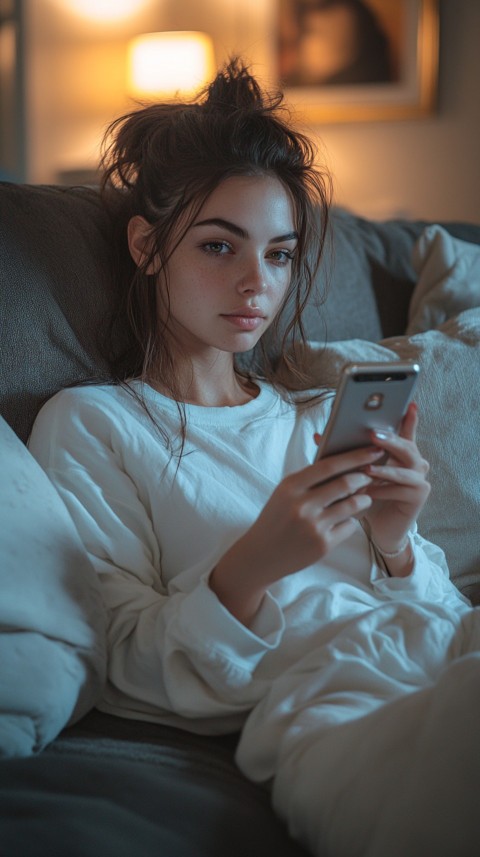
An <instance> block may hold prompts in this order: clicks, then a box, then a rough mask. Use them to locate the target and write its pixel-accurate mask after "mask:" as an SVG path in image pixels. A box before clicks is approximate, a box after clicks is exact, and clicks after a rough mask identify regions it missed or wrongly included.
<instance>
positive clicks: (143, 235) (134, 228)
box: [127, 214, 156, 274]
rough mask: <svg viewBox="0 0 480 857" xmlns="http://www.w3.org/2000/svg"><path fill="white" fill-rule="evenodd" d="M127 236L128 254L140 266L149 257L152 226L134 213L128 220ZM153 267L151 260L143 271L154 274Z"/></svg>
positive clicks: (154, 267)
mask: <svg viewBox="0 0 480 857" xmlns="http://www.w3.org/2000/svg"><path fill="white" fill-rule="evenodd" d="M127 236H128V248H129V250H130V255H131V257H132V259H133V261H134V262H135V264H136V265H137V267H138V268H141V267H142V266H143V265H144V264H145V262H146V261H147V259H148V258H149V257H150V253H151V247H152V227H151V226H150V224H149V223H148V221H147V220H145V218H144V217H141V216H140V215H139V214H136V215H135V216H134V217H132V218H131V219H130V220H129V221H128V226H127ZM155 269H156V265H155V261H152V262H150V264H149V265H148V267H147V268H146V270H145V273H146V274H156V270H155Z"/></svg>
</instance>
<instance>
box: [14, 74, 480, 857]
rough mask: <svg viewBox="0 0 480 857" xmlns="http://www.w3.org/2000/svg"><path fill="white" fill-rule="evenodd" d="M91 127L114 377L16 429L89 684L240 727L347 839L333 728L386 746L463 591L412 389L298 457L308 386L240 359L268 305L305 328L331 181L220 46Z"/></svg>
mask: <svg viewBox="0 0 480 857" xmlns="http://www.w3.org/2000/svg"><path fill="white" fill-rule="evenodd" d="M111 131H112V134H113V141H112V143H111V146H110V148H109V149H108V151H107V155H106V161H105V164H106V173H105V175H106V184H107V186H108V187H109V188H110V193H114V194H116V195H118V197H119V199H120V200H122V201H123V202H124V204H125V206H126V208H127V210H128V212H129V217H128V230H127V231H128V245H129V248H130V253H131V256H132V259H133V260H134V263H135V266H136V273H135V275H134V277H133V279H132V282H131V283H129V288H128V292H127V295H126V298H125V300H124V301H123V302H122V301H120V307H121V312H122V314H123V315H124V317H125V319H127V321H128V324H129V333H130V336H129V342H128V347H127V348H126V350H125V352H124V354H123V356H122V358H121V359H120V360H119V361H118V363H117V365H116V367H114V370H113V373H112V383H110V384H98V385H89V386H83V387H76V388H74V389H68V390H64V391H62V392H60V393H59V394H57V395H56V396H55V397H54V398H53V399H52V400H51V401H50V402H49V403H47V405H46V406H45V407H44V408H43V409H42V411H41V413H40V415H39V416H38V418H37V421H36V424H35V427H34V430H33V434H32V437H31V443H30V448H31V450H32V452H33V453H34V455H35V456H36V457H37V458H38V460H39V461H40V462H41V463H42V465H43V466H44V467H45V469H46V471H47V473H48V474H49V475H50V477H51V479H52V480H53V482H54V483H55V485H56V486H57V489H58V490H59V492H60V494H61V496H62V497H63V498H64V500H65V502H66V504H67V506H68V508H69V510H70V512H71V514H72V517H73V518H74V520H75V523H76V525H77V528H78V531H79V533H80V535H81V537H82V539H83V542H84V544H85V545H86V548H87V550H88V552H89V555H90V557H91V560H92V562H93V564H94V566H95V568H96V570H97V572H98V576H99V578H100V581H101V587H102V591H103V597H104V600H105V605H106V607H107V611H108V641H109V668H108V684H107V687H106V688H105V693H104V696H103V700H102V701H101V704H100V707H101V709H102V710H104V711H106V712H110V713H113V714H117V715H120V716H123V717H130V718H138V719H147V720H153V721H158V722H162V723H170V724H174V725H177V726H180V727H183V728H186V729H190V730H194V731H198V732H203V733H211V734H212V733H222V732H233V731H235V730H238V729H241V730H242V737H241V740H240V745H239V750H238V761H239V764H240V765H241V767H242V769H243V770H244V771H245V773H246V774H247V775H248V776H249V777H251V778H252V779H255V780H262V781H269V780H271V781H272V782H273V799H274V803H275V806H276V807H277V809H278V811H279V812H280V813H281V814H282V815H283V816H284V817H285V818H286V819H287V820H288V822H289V824H290V828H291V830H292V832H293V833H294V835H295V836H298V837H300V838H302V839H303V840H304V841H305V842H307V843H308V845H309V847H310V848H311V849H312V851H313V852H314V853H318V854H320V853H322V854H323V853H324V852H323V851H322V849H323V848H324V846H325V843H327V846H328V847H327V852H326V853H328V854H329V853H332V854H337V853H338V854H343V853H347V852H344V850H342V849H343V847H344V841H345V842H346V843H347V846H346V847H347V848H349V847H350V841H351V840H352V841H354V842H356V843H357V844H356V846H355V847H357V845H358V842H359V839H360V840H361V838H362V836H364V835H365V829H367V828H368V824H369V813H368V812H367V811H366V809H365V808H363V809H362V811H357V809H356V808H355V806H356V804H355V802H356V801H357V799H358V796H359V794H360V798H361V799H362V800H363V796H364V783H363V782H361V784H360V785H359V782H358V781H356V779H355V777H356V774H357V772H358V771H357V769H358V765H359V760H358V759H357V758H356V757H355V755H354V754H352V741H353V744H354V745H355V746H360V747H362V753H363V756H362V758H363V764H365V754H366V753H367V751H368V748H369V747H371V734H370V733H369V728H370V727H369V724H370V722H373V723H375V724H376V732H375V741H374V744H373V750H372V759H373V756H374V755H375V752H376V751H377V750H378V747H379V746H380V745H381V746H382V747H383V748H384V749H385V747H388V736H389V735H390V736H391V731H389V730H388V729H385V730H384V732H383V731H382V730H383V729H384V727H383V725H382V724H383V721H380V723H378V718H377V714H378V711H379V710H381V711H383V710H390V711H391V704H392V703H393V702H395V701H396V700H400V701H402V702H403V700H404V699H405V698H407V697H408V698H413V697H415V698H417V697H418V696H419V694H418V693H413V692H414V691H421V690H422V689H424V688H425V687H429V686H435V687H436V682H437V679H438V677H439V676H440V675H441V673H442V671H443V670H445V669H446V668H447V666H448V664H449V663H450V660H451V659H452V658H453V657H454V655H458V654H459V653H460V652H461V650H462V645H463V643H460V642H458V641H459V640H463V639H464V638H463V637H462V636H461V629H462V623H465V621H469V620H470V617H472V616H473V615H474V613H475V611H473V610H472V609H471V608H470V606H469V604H468V603H467V602H466V600H465V599H464V598H463V597H462V596H461V595H460V594H459V592H458V591H457V590H456V589H455V587H454V586H453V585H452V584H451V583H450V582H449V579H448V571H447V568H446V566H445V562H444V558H443V555H442V553H441V551H440V550H439V549H438V548H436V547H434V546H433V545H431V544H429V543H427V542H425V541H424V540H423V539H422V538H421V537H420V536H419V535H418V534H417V532H416V518H417V516H418V513H419V512H420V510H421V508H422V506H423V504H424V503H425V501H426V499H427V496H428V492H429V486H428V483H427V481H426V474H427V464H426V462H425V461H424V460H423V459H422V457H421V455H420V453H419V451H418V448H417V445H416V442H415V429H416V424H417V414H416V409H415V406H413V405H412V406H411V407H410V408H409V410H408V413H407V415H406V417H405V419H404V422H403V425H402V427H401V431H400V434H399V436H398V437H397V436H394V435H380V434H379V435H377V436H375V435H373V436H372V442H371V445H370V446H369V447H367V448H363V449H360V450H356V451H353V452H349V453H345V454H341V455H336V456H331V457H330V458H328V459H325V460H322V461H319V462H317V463H312V462H313V461H314V457H315V450H316V444H317V441H318V433H319V432H320V433H321V431H322V429H323V426H324V425H325V422H326V418H327V415H328V409H329V408H328V405H327V403H326V402H325V399H324V398H321V397H320V398H318V397H317V399H315V398H312V399H311V400H310V401H309V402H303V403H296V402H295V401H292V399H291V397H289V396H288V395H287V394H286V392H285V391H282V390H281V389H277V388H276V386H275V385H274V384H273V383H272V378H273V369H272V368H271V366H270V365H269V361H268V353H265V354H264V356H263V376H262V377H259V376H254V375H252V374H251V373H250V374H249V373H247V372H246V371H244V370H241V369H240V368H239V366H237V363H236V355H239V354H240V355H241V354H245V353H247V352H250V351H251V349H253V348H254V347H255V346H257V344H258V343H260V342H261V340H262V337H263V335H264V333H265V332H266V331H267V329H270V331H272V330H273V331H274V332H275V330H283V331H284V333H285V335H286V336H288V337H290V338H291V337H293V338H294V339H295V338H296V337H297V336H300V337H301V311H302V308H303V305H304V303H305V301H306V300H307V298H308V293H309V289H310V288H311V285H312V280H313V276H314V273H315V270H316V266H317V264H318V261H319V258H320V254H321V250H322V245H323V241H324V236H325V230H326V225H327V214H328V180H327V178H326V176H324V175H322V174H321V173H319V172H318V171H316V170H315V168H314V157H315V153H314V151H313V149H312V147H311V146H310V144H309V143H308V142H307V140H306V139H304V138H303V137H302V136H301V135H299V134H298V133H296V132H295V131H294V130H292V128H291V127H290V126H289V124H288V121H287V120H286V119H285V117H284V115H283V113H282V109H281V104H280V99H279V98H275V99H269V98H267V97H266V96H265V95H264V94H263V93H262V92H261V91H260V89H259V87H258V85H257V84H256V82H255V80H254V79H253V78H252V77H251V76H250V74H249V73H248V71H247V70H246V69H245V68H244V67H243V66H242V65H241V64H240V63H239V62H236V61H233V62H232V63H230V64H229V65H228V66H227V68H226V69H225V70H224V71H222V72H221V73H220V74H219V75H218V76H217V77H216V79H215V80H214V82H213V83H212V85H211V86H210V88H209V89H208V91H207V92H206V93H205V94H204V95H203V96H202V97H200V98H199V99H198V100H197V101H194V102H193V103H189V104H174V105H157V106H151V107H146V108H144V109H141V110H139V111H138V112H135V113H132V114H130V115H128V116H126V117H124V118H122V119H121V120H119V121H118V122H116V123H114V125H113V127H112V129H111ZM292 308H293V309H292ZM285 312H287V313H288V312H291V314H292V318H291V319H290V320H287V321H285V320H283V321H281V322H280V320H281V319H282V317H283V316H284V314H285ZM278 347H280V348H282V347H283V346H282V345H280V346H278ZM278 347H277V350H278ZM272 348H273V346H272ZM385 452H386V453H388V460H387V461H386V463H382V464H381V463H380V459H383V457H384V454H385ZM367 532H368V533H369V536H367V534H366V533H367ZM465 645H466V644H465ZM367 715H368V716H367ZM369 717H373V721H370V720H369ZM376 718H377V719H376ZM409 722H410V721H409ZM359 724H360V726H359ZM362 724H363V725H364V724H366V725H365V728H364V731H363V732H362V728H360V727H361V726H362ZM403 728H404V727H403ZM349 729H350V730H351V731H349ZM337 735H338V738H337V737H336V736H337ZM352 736H353V737H352ZM377 738H378V741H377ZM369 742H370V743H369ZM378 742H379V743H378ZM382 742H383V743H382ZM385 755H386V759H388V753H387V754H385ZM384 762H385V760H382V764H379V766H378V770H379V771H381V772H382V776H383V777H384V778H385V777H387V779H388V771H389V770H390V769H389V767H388V764H387V765H385V764H384ZM390 773H391V772H390ZM378 776H379V780H381V779H382V776H380V774H379V775H378ZM393 779H394V780H395V778H393ZM392 788H393V791H392V792H391V793H392V795H393V796H394V794H395V789H394V787H392ZM340 795H343V799H344V801H345V803H344V805H343V809H342V813H340V814H338V813H336V812H335V811H334V807H335V802H336V801H338V800H339V796H340ZM393 799H394V798H393ZM343 811H345V812H346V813H347V817H348V819H349V826H348V827H346V826H345V824H344V823H343V821H342V818H343ZM370 811H371V810H370ZM365 819H367V821H365ZM349 853H364V852H362V851H358V852H357V851H355V852H353V851H352V852H349ZM442 853H443V852H442Z"/></svg>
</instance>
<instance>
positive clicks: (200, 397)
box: [148, 360, 259, 408]
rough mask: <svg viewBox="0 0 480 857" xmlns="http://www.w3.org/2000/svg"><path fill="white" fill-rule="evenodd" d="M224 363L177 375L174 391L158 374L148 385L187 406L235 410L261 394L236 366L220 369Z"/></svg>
mask: <svg viewBox="0 0 480 857" xmlns="http://www.w3.org/2000/svg"><path fill="white" fill-rule="evenodd" d="M221 362H222V361H218V360H217V361H214V362H212V363H210V364H208V363H206V364H203V365H191V366H189V367H188V369H187V368H184V371H178V372H177V373H176V377H175V390H174V391H173V390H172V389H170V388H169V387H168V386H167V385H166V384H165V383H163V381H162V379H161V377H155V374H153V375H152V376H150V377H149V378H148V383H149V384H150V385H151V386H152V387H153V388H154V389H155V390H158V392H159V393H162V394H163V395H165V396H168V397H170V398H172V397H173V398H175V399H177V400H178V401H181V402H183V403H184V404H186V405H201V406H203V407H210V408H221V407H236V406H237V405H245V404H246V403H247V402H249V401H251V399H255V398H256V397H257V396H258V394H259V388H258V386H257V385H256V384H254V383H253V381H250V380H249V379H248V378H245V377H243V376H241V375H239V374H238V373H237V372H236V371H235V369H234V367H233V364H230V366H228V367H226V366H225V365H223V366H221V365H219V364H220V363H221Z"/></svg>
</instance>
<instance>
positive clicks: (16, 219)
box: [0, 184, 480, 857]
mask: <svg viewBox="0 0 480 857" xmlns="http://www.w3.org/2000/svg"><path fill="white" fill-rule="evenodd" d="M426 226H427V224H425V223H420V222H407V221H402V222H400V221H391V222H385V223H375V222H372V221H368V220H365V219H362V218H359V217H355V216H353V215H351V214H349V213H348V212H345V211H340V210H336V211H334V214H333V218H332V230H331V244H330V245H329V250H328V254H327V257H326V260H325V267H324V270H323V272H322V273H321V274H320V275H319V277H318V281H317V289H316V293H315V294H314V295H313V296H312V298H311V301H310V304H309V307H308V311H307V314H306V332H307V335H308V338H309V340H310V347H309V348H308V349H307V350H306V351H305V353H304V354H303V357H304V360H305V366H306V368H307V370H308V371H309V373H310V375H311V379H310V380H311V382H312V384H315V383H320V382H321V381H322V379H323V378H327V379H328V380H329V382H331V383H335V379H336V374H337V373H338V369H339V366H340V365H341V363H342V362H343V361H344V360H345V359H348V358H349V357H350V356H353V357H354V358H358V357H366V358H367V359H368V358H370V357H372V356H373V357H375V356H377V357H387V358H392V357H395V356H396V355H400V356H414V357H415V358H416V359H420V361H421V362H422V364H423V367H424V371H423V373H422V376H423V380H422V382H421V385H420V388H419V400H420V405H421V412H422V414H423V416H422V422H421V424H420V432H419V442H420V446H422V444H423V446H424V447H425V454H426V455H427V457H430V459H433V461H432V484H433V491H432V504H431V507H430V511H429V512H428V513H426V514H425V517H424V519H423V521H422V522H421V529H422V532H423V533H424V534H425V535H426V536H427V537H430V538H433V539H434V540H436V541H438V543H439V544H440V545H441V546H442V547H444V549H445V550H446V552H447V556H448V558H449V561H450V563H451V568H452V576H453V578H454V580H455V582H456V583H457V585H458V586H459V587H460V588H462V589H463V590H464V591H465V592H467V594H469V595H470V596H473V597H475V596H476V589H477V585H478V581H479V579H480V573H479V565H480V562H479V561H478V557H480V544H479V541H478V540H479V536H478V529H479V528H478V517H477V516H478V513H479V507H480V500H479V497H478V488H477V487H476V485H477V482H478V477H476V478H474V479H473V481H472V483H471V484H470V482H469V481H468V476H469V473H468V471H470V473H471V471H472V467H471V461H472V459H469V458H468V456H469V455H470V454H472V455H473V457H474V459H473V460H478V449H477V444H478V436H479V435H478V433H477V431H476V429H477V427H478V429H479V430H480V426H479V425H478V419H479V417H478V414H477V411H478V406H476V390H478V381H477V384H476V385H475V379H476V378H477V376H478V368H479V367H480V356H479V354H480V352H479V343H480V320H479V313H480V310H479V309H478V307H479V306H480V271H479V270H478V268H479V263H478V259H477V257H478V256H479V253H480V251H477V248H476V246H475V245H478V244H480V226H477V225H474V224H448V225H447V226H446V229H445V230H442V229H441V230H435V229H434V230H433V231H432V230H431V229H430V232H427V234H426V236H425V234H424V230H425V227H426ZM113 228H114V224H113V222H112V215H111V214H109V213H107V212H106V211H105V209H104V208H103V206H102V205H101V203H100V200H99V196H98V194H97V192H96V190H95V189H92V188H57V187H29V186H20V185H11V184H0V301H1V314H0V322H1V336H0V342H1V362H0V406H1V411H0V413H1V417H2V418H3V419H2V420H1V422H0V466H1V468H2V486H1V487H0V524H1V526H2V533H1V541H0V756H1V757H2V759H1V761H0V853H1V855H2V857H40V855H42V857H43V855H45V857H47V855H48V857H55V855H65V857H67V855H68V857H77V855H78V857H93V855H101V857H109V855H112V857H114V855H115V857H122V855H125V857H127V855H128V857H131V855H135V857H143V855H145V857H147V855H148V857H152V855H164V857H217V855H218V857H220V855H221V857H224V855H225V854H228V855H230V857H245V855H247V854H248V855H249V857H256V855H258V857H260V855H261V857H265V855H272V857H273V855H275V857H295V855H298V857H300V855H301V854H304V853H305V852H304V851H303V849H302V848H301V847H300V846H298V845H297V844H296V843H295V842H293V841H292V839H291V838H290V837H289V835H288V833H287V831H286V830H285V828H284V827H283V825H282V824H281V822H280V821H278V820H277V819H276V818H275V816H274V815H273V813H272V811H271V809H270V805H269V797H268V792H267V790H265V789H263V788H261V787H258V786H254V785H252V784H251V783H248V782H247V781H246V780H245V779H244V778H243V776H242V775H241V774H240V773H239V772H238V771H237V769H236V767H235V764H234V761H233V753H234V748H235V743H236V736H235V735H231V736H226V737H222V738H218V739H211V738H203V737H199V736H194V735H190V734H186V733H183V732H182V731H180V730H175V729H172V728H167V727H162V726H158V725H155V724H150V723H145V722H136V721H127V720H121V719H119V718H114V717H110V716H107V715H105V714H102V713H100V712H99V711H97V710H96V709H95V707H94V706H95V701H96V699H97V698H98V693H99V687H100V686H101V682H102V681H103V678H104V672H105V651H104V639H103V621H104V620H103V612H102V606H101V601H100V598H99V594H98V591H97V589H96V581H95V580H94V576H93V574H92V570H91V567H90V566H89V564H88V562H87V560H86V557H85V555H84V554H83V549H82V546H81V545H80V544H79V542H78V539H77V536H76V533H75V532H74V529H73V525H72V524H71V521H70V520H69V519H68V516H67V515H66V511H65V509H64V507H62V506H61V503H60V500H59V498H58V497H56V495H55V494H54V492H53V488H51V486H50V485H49V484H47V480H46V478H45V477H44V475H43V474H42V473H41V472H40V470H39V468H38V467H37V466H36V464H35V462H33V460H32V459H31V457H30V456H29V453H28V451H27V450H26V448H25V445H24V444H25V442H26V441H27V438H28V434H29V431H30V428H31V425H32V422H33V420H34V418H35V415H36V413H37V411H38V409H39V407H40V405H41V403H42V402H43V401H44V400H45V399H46V398H48V397H49V396H50V395H52V394H53V393H54V392H55V391H57V390H58V389H59V388H60V387H62V386H64V385H68V384H70V383H73V382H75V381H78V380H79V379H82V378H86V377H89V376H91V375H92V374H97V373H98V372H99V371H104V370H105V368H106V361H105V357H104V356H103V351H102V349H103V340H104V338H105V335H104V332H105V324H106V319H107V316H108V313H109V310H110V308H111V306H112V304H113V303H114V292H113V289H112V281H113V277H112V271H113V270H114V268H115V265H116V264H117V263H118V259H115V258H114V257H113V254H112V249H111V248H112V241H111V236H112V229H113ZM421 235H423V236H424V237H423V238H422V241H423V243H422V241H421V242H420V245H418V246H417V249H416V255H415V258H414V259H413V262H412V251H413V247H414V244H415V242H416V241H417V239H419V237H420V236H421ZM463 242H469V243H468V244H464V243H463ZM449 254H450V255H449ZM120 263H121V264H123V263H122V260H120ZM477 273H478V274H479V277H478V284H479V285H478V289H476V288H475V282H474V280H475V276H476V274H477ZM472 282H473V285H472ZM325 291H326V292H327V298H326V300H325ZM412 298H413V304H412ZM325 340H327V342H328V347H327V348H325V347H324V346H323V343H324V341H325ZM450 349H451V350H450ZM280 371H281V369H280ZM472 404H473V408H472ZM475 406H476V407H475ZM473 411H475V413H473ZM448 415H450V416H448ZM452 415H453V416H452ZM452 418H455V419H456V420H457V421H458V424H459V426H461V428H460V430H459V434H456V435H455V438H450V435H451V419H452ZM445 420H446V422H445ZM475 421H476V422H475ZM466 422H468V424H469V430H468V432H467V431H465V423H466ZM447 424H448V425H447ZM461 461H464V462H465V461H466V462H467V464H466V465H465V464H464V465H463V467H464V472H462V465H461ZM459 462H460V464H459ZM457 465H458V466H457ZM459 471H460V472H459ZM455 515H457V516H458V518H456V517H455Z"/></svg>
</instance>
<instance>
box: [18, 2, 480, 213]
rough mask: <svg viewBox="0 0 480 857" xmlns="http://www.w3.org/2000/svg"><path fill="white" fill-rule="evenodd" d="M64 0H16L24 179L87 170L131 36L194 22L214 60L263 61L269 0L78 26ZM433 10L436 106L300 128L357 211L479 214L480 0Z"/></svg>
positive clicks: (116, 95)
mask: <svg viewBox="0 0 480 857" xmlns="http://www.w3.org/2000/svg"><path fill="white" fill-rule="evenodd" d="M68 2H69V0H25V6H26V10H25V11H26V14H25V18H26V21H27V30H26V34H25V35H26V41H27V68H26V72H27V121H28V164H29V174H28V178H29V180H30V181H33V182H49V181H57V180H58V179H59V175H60V173H62V172H65V171H69V170H77V169H91V168H93V166H94V165H95V163H96V159H97V157H98V140H99V138H100V136H101V133H102V130H103V129H104V128H105V126H106V124H107V123H108V121H109V120H111V119H112V118H114V117H115V116H116V115H118V114H119V113H121V112H122V111H124V110H125V109H126V108H128V107H129V106H131V102H129V101H128V100H127V99H126V97H125V94H124V73H125V51H126V43H127V41H128V38H129V37H130V36H131V35H134V34H136V33H140V32H145V31H148V30H155V29H203V30H207V31H209V32H210V33H211V34H212V36H213V37H214V40H215V46H216V52H217V60H218V62H222V61H223V60H224V59H225V57H226V56H227V55H228V54H229V53H230V52H231V51H232V50H233V51H240V52H241V53H242V54H244V55H245V56H246V57H247V58H248V59H250V60H252V62H253V63H254V64H255V69H256V70H257V71H258V72H259V73H262V72H263V73H264V72H265V70H266V69H268V68H271V62H272V50H273V48H272V41H271V33H272V30H273V25H272V21H273V17H272V15H273V10H274V4H275V0H263V2H260V0H203V2H202V3H201V4H198V3H197V2H196V0H182V2H178V0H176V2H175V0H137V5H138V9H137V11H136V12H133V13H132V14H131V15H130V17H129V18H125V19H121V18H120V19H119V20H118V21H117V22H116V23H110V24H109V25H108V26H107V25H106V24H101V23H97V24H93V23H92V22H90V23H88V24H87V23H86V22H85V20H82V18H80V17H79V16H78V15H75V14H74V12H72V11H71V10H69V8H68ZM97 2H98V3H100V0H97ZM103 2H104V0H103ZM114 5H115V4H114ZM131 5H133V4H131ZM440 8H441V54H440V87H439V103H438V110H437V112H436V113H435V115H433V116H431V117H427V118H423V119H419V120H415V121H396V122H378V123H357V124H350V123H348V124H336V125H324V126H323V127H321V128H312V129H311V131H312V134H313V135H314V136H317V137H320V139H321V140H322V145H323V146H324V147H325V152H326V159H327V162H328V164H329V166H330V168H331V169H332V172H333V174H334V179H335V187H336V199H337V202H339V203H340V204H342V205H345V206H347V207H349V208H351V209H353V210H355V211H358V212H360V213H362V214H365V215H366V216H372V217H379V218H381V217H388V216H397V215H401V216H406V217H423V218H426V219H438V220H448V219H458V220H469V221H472V222H480V158H479V157H478V140H479V138H480V99H479V98H478V82H479V77H480V55H479V51H478V32H480V3H478V2H477V0H442V2H441V6H440Z"/></svg>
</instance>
